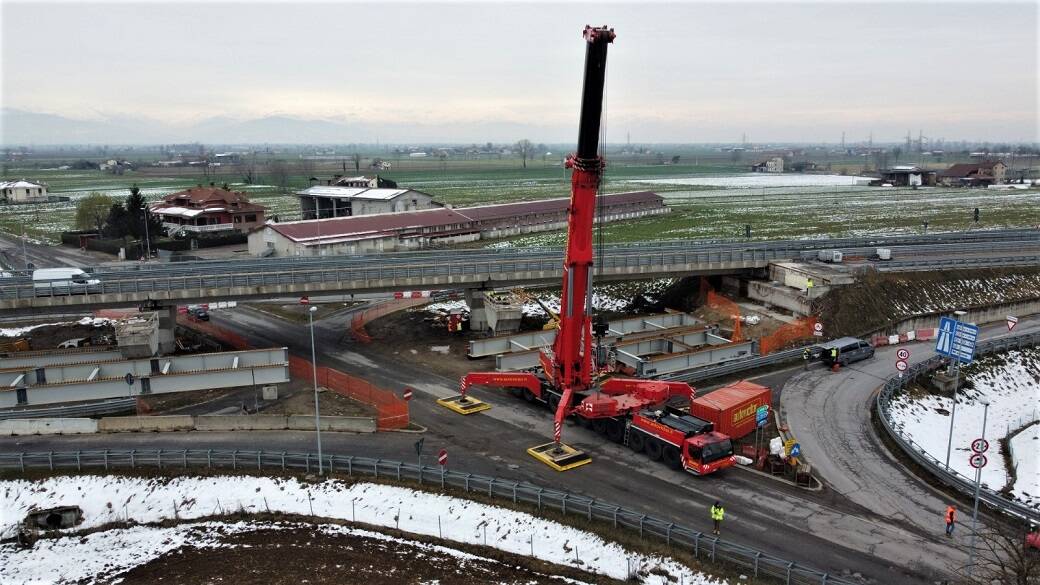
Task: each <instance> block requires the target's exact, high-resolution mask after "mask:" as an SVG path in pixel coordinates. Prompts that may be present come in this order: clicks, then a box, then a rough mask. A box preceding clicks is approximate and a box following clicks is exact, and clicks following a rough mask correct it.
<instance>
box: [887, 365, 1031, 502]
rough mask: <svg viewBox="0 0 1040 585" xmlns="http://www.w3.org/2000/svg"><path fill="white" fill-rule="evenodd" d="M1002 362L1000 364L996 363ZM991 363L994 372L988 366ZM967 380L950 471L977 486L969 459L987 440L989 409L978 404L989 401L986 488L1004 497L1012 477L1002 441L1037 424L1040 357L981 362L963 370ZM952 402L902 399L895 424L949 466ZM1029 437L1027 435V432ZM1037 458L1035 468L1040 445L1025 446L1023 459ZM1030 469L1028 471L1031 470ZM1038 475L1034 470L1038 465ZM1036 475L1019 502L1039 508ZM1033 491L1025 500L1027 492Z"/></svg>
mask: <svg viewBox="0 0 1040 585" xmlns="http://www.w3.org/2000/svg"><path fill="white" fill-rule="evenodd" d="M995 359H999V360H1001V361H999V362H995V361H991V360H995ZM987 362H989V363H990V364H992V365H990V366H986V364H987ZM961 375H962V377H964V378H965V380H967V381H970V383H971V385H972V386H973V387H971V388H963V389H961V390H960V391H959V392H958V393H957V412H956V415H955V417H956V418H955V421H954V428H953V448H952V451H951V454H950V469H951V470H952V471H955V472H957V473H959V474H960V475H962V476H964V477H966V478H968V479H969V480H971V481H974V480H975V469H974V468H973V467H971V465H970V463H969V461H968V459H969V457H970V456H971V453H972V451H971V443H972V441H973V440H975V439H977V438H980V437H981V436H982V417H983V411H984V407H983V405H982V403H981V402H980V401H979V399H980V398H982V397H986V398H987V399H989V401H990V405H989V412H988V414H987V420H986V439H987V441H988V442H989V451H987V452H986V457H987V459H988V463H987V465H986V466H985V467H983V468H982V475H981V478H982V485H983V486H985V487H988V488H989V489H991V490H994V491H1000V490H1001V489H1003V488H1004V487H1005V485H1006V484H1007V482H1008V479H1009V475H1008V472H1007V469H1006V467H1005V465H1004V452H1003V447H1002V446H1001V444H1000V439H1002V438H1005V437H1007V435H1008V434H1009V433H1011V432H1013V431H1015V430H1016V429H1018V428H1021V427H1022V426H1023V425H1025V424H1027V423H1029V422H1030V421H1033V420H1037V416H1038V414H1040V413H1038V409H1037V404H1038V399H1040V395H1038V390H1037V388H1038V386H1037V384H1038V381H1040V354H1038V352H1037V350H1024V351H1018V350H1014V351H1010V352H1007V353H1006V354H1003V355H1000V356H991V357H987V358H982V359H981V360H977V361H976V362H975V364H973V366H972V369H968V370H962V372H961ZM952 408H953V401H952V399H950V398H948V397H946V396H936V395H927V396H919V397H911V396H910V395H908V394H906V393H903V394H900V395H899V396H897V397H896V399H895V400H893V402H892V420H893V422H894V423H895V426H896V428H897V429H901V430H902V431H903V432H904V433H906V434H907V435H908V436H909V438H910V439H912V440H913V442H914V443H915V444H917V446H918V447H920V448H921V449H923V450H924V451H925V452H927V453H928V454H930V455H931V456H932V457H934V458H936V459H937V460H939V462H940V464H942V463H945V461H946V445H947V440H948V437H949V434H950V411H951V410H952ZM1027 432H1028V431H1027ZM1020 457H1021V458H1026V459H1028V458H1030V457H1031V458H1032V461H1033V462H1034V464H1035V461H1036V460H1037V459H1040V443H1037V442H1036V441H1033V442H1032V444H1031V445H1030V446H1025V445H1024V446H1023V450H1022V453H1016V459H1018V458H1020ZM1027 467H1028V466H1027ZM1034 469H1035V465H1034ZM1038 482H1040V480H1037V479H1036V473H1035V472H1034V474H1033V477H1032V480H1031V481H1029V480H1027V481H1026V482H1024V483H1023V486H1025V485H1027V484H1032V485H1031V486H1030V487H1029V488H1024V487H1023V488H1020V487H1018V486H1016V489H1015V492H1016V493H1015V496H1016V497H1017V498H1018V499H1020V500H1022V501H1023V502H1026V503H1027V504H1029V505H1031V506H1034V507H1038V508H1040V489H1036V487H1035V486H1036V484H1037V483H1038ZM1029 489H1033V490H1035V491H1032V492H1029V495H1028V496H1026V495H1024V494H1023V493H1021V492H1022V491H1028V490H1029Z"/></svg>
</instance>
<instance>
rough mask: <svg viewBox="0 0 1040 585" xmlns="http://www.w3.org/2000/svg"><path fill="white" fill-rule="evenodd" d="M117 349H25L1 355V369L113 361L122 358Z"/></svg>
mask: <svg viewBox="0 0 1040 585" xmlns="http://www.w3.org/2000/svg"><path fill="white" fill-rule="evenodd" d="M122 357H123V354H122V352H120V351H119V350H117V349H112V348H105V347H86V348H77V349H63V350H44V351H25V352H19V353H17V354H14V355H8V356H3V357H0V370H8V369H11V368H39V367H43V366H49V365H60V364H81V363H85V362H111V361H115V360H118V359H122Z"/></svg>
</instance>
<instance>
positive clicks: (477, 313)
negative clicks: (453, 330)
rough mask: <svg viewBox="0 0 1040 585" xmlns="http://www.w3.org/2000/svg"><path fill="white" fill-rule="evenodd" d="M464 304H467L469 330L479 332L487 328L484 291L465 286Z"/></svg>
mask: <svg viewBox="0 0 1040 585" xmlns="http://www.w3.org/2000/svg"><path fill="white" fill-rule="evenodd" d="M465 299H466V305H468V306H469V330H470V331H479V332H481V333H483V332H485V331H487V330H488V325H489V323H488V318H487V309H485V308H484V292H483V291H480V290H474V289H472V288H467V289H466V291H465Z"/></svg>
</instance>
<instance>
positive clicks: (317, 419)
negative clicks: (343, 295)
mask: <svg viewBox="0 0 1040 585" xmlns="http://www.w3.org/2000/svg"><path fill="white" fill-rule="evenodd" d="M317 310H318V307H311V308H310V309H308V310H307V318H308V320H309V321H310V324H311V372H312V374H313V375H314V432H315V435H316V436H317V438H318V475H325V469H324V467H322V462H321V412H320V411H319V410H318V360H317V357H316V353H317V352H316V350H315V348H314V312H315V311H317Z"/></svg>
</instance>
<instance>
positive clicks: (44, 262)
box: [0, 232, 115, 270]
mask: <svg viewBox="0 0 1040 585" xmlns="http://www.w3.org/2000/svg"><path fill="white" fill-rule="evenodd" d="M27 256H28V260H29V262H32V263H33V264H34V265H35V266H36V267H37V268H48V267H54V266H90V265H91V264H96V263H98V262H104V261H106V258H107V260H108V261H111V260H114V259H115V258H114V257H112V256H107V255H100V254H98V255H95V254H92V253H88V252H81V251H80V250H78V249H76V248H70V247H68V246H50V245H46V244H34V243H32V242H30V241H27V242H25V245H24V246H23V245H22V239H21V238H20V237H18V236H13V235H11V234H5V233H3V232H0V264H2V265H3V266H4V267H7V268H12V269H15V270H22V269H24V268H25V261H26V257H27Z"/></svg>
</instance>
